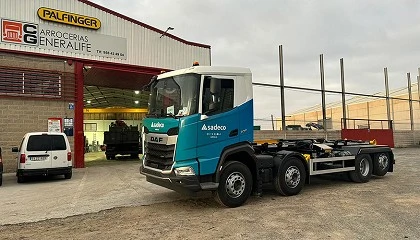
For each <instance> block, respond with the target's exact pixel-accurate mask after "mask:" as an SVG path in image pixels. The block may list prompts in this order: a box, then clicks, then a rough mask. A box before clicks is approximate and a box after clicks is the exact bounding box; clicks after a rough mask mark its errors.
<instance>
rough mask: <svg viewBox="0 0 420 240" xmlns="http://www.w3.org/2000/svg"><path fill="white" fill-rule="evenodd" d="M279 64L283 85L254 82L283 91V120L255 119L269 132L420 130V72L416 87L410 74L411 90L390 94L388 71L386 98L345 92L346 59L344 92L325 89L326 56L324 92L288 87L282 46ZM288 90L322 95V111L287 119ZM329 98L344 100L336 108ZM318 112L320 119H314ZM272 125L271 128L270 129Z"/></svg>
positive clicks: (257, 84)
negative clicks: (329, 101) (328, 96)
mask: <svg viewBox="0 0 420 240" xmlns="http://www.w3.org/2000/svg"><path fill="white" fill-rule="evenodd" d="M279 61H280V64H279V67H280V84H278V85H277V84H267V83H259V82H254V83H253V85H254V86H257V87H270V88H279V89H280V108H281V117H280V118H279V119H277V118H275V117H274V116H273V115H272V116H271V118H267V117H265V118H255V119H254V122H255V123H256V124H257V125H258V124H261V125H265V126H266V129H272V130H309V129H311V130H314V127H311V126H308V124H309V125H310V124H318V125H321V126H323V128H322V129H325V130H327V129H335V130H339V129H347V128H353V129H358V128H359V129H360V128H383V127H384V123H385V125H387V126H386V127H387V128H392V129H396V130H415V129H420V94H419V93H420V68H418V76H417V83H414V84H413V83H412V81H411V74H410V73H407V76H406V77H407V87H405V88H401V89H398V91H394V92H391V93H390V89H389V80H388V69H387V68H386V67H385V68H384V87H385V92H384V94H363V93H357V92H348V91H346V90H345V89H346V88H345V75H344V59H343V58H341V59H340V73H341V91H336V90H327V89H325V74H324V57H323V54H320V56H319V69H320V88H306V87H297V86H291V85H285V83H284V69H283V47H282V45H280V46H279ZM413 88H416V91H415V93H416V94H417V96H415V97H414V98H413V91H412V89H413ZM286 90H290V91H305V92H310V93H318V94H320V95H321V97H320V99H319V100H320V104H319V106H318V107H314V108H312V110H308V111H307V112H305V111H301V112H300V113H295V114H289V115H287V114H286V112H285V106H286V105H287V101H286V98H285V91H286ZM326 95H335V96H341V101H340V102H336V103H335V104H327V103H326ZM348 96H351V97H353V98H356V97H357V98H359V101H358V102H355V101H353V102H352V101H351V100H352V99H350V101H349V100H348V99H346V97H348ZM361 109H363V111H362V113H360V112H361ZM315 112H316V116H314V113H315ZM305 115H306V116H305ZM342 119H348V121H342ZM350 119H353V120H350ZM270 122H271V127H269V126H270V125H269V123H270ZM388 123H390V125H388ZM391 123H392V124H391ZM299 126H300V127H299ZM315 130H320V129H315Z"/></svg>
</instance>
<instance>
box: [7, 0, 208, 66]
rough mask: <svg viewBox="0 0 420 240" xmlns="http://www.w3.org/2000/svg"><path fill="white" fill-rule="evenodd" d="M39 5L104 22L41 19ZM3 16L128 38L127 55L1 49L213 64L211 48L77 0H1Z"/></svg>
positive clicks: (160, 63)
mask: <svg viewBox="0 0 420 240" xmlns="http://www.w3.org/2000/svg"><path fill="white" fill-rule="evenodd" d="M40 7H47V8H52V9H57V10H61V11H66V12H70V13H76V14H80V15H85V16H89V17H95V18H98V19H99V20H100V21H101V28H100V29H99V30H90V29H84V28H80V27H75V26H69V25H65V24H59V23H52V22H47V21H44V20H41V19H40V18H39V17H38V15H37V10H38V8H40ZM0 17H1V18H3V19H10V20H16V21H23V22H30V23H36V24H45V25H51V26H55V27H60V28H67V29H68V28H73V29H75V30H76V29H77V31H85V32H90V33H97V34H104V35H111V36H116V37H122V38H126V39H127V53H128V56H127V59H126V60H124V59H114V58H108V57H101V56H90V55H85V54H76V53H69V52H63V51H56V50H45V49H39V48H34V47H30V46H25V45H19V44H9V43H3V42H0V48H2V49H9V50H18V51H25V52H35V53H42V54H51V55H60V56H68V57H75V58H83V59H90V60H98V61H106V62H115V63H123V64H131V65H139V66H147V67H156V68H166V69H179V68H184V67H189V66H191V64H192V62H193V61H199V62H200V64H201V65H210V48H207V47H201V46H193V45H191V44H186V43H183V42H181V41H178V40H176V39H173V38H170V37H168V36H165V37H162V38H160V36H161V33H158V32H156V31H153V30H150V29H147V28H145V27H143V26H140V25H138V24H135V23H133V22H130V21H127V20H125V19H123V18H120V17H117V16H115V15H113V14H111V13H108V12H105V11H103V10H101V9H98V8H95V7H92V6H90V5H88V4H86V3H83V2H80V1H77V0H60V1H57V0H1V1H0Z"/></svg>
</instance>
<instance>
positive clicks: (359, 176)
mask: <svg viewBox="0 0 420 240" xmlns="http://www.w3.org/2000/svg"><path fill="white" fill-rule="evenodd" d="M354 165H355V168H356V169H355V170H354V171H351V172H349V177H350V179H351V180H352V181H353V182H357V183H365V182H369V180H370V177H371V176H372V159H371V158H370V156H369V155H368V154H361V155H359V156H357V157H356V160H355V162H354Z"/></svg>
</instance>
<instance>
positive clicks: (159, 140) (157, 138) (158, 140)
mask: <svg viewBox="0 0 420 240" xmlns="http://www.w3.org/2000/svg"><path fill="white" fill-rule="evenodd" d="M150 141H152V142H159V143H160V142H162V141H163V138H161V137H150Z"/></svg>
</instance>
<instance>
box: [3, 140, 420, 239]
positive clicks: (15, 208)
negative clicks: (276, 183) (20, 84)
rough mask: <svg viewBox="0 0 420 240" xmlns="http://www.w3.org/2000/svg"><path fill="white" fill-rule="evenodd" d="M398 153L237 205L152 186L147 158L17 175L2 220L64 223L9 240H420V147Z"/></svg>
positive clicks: (9, 229) (7, 235)
mask: <svg viewBox="0 0 420 240" xmlns="http://www.w3.org/2000/svg"><path fill="white" fill-rule="evenodd" d="M394 152H395V155H396V161H397V164H396V165H395V172H394V173H389V174H387V175H386V176H385V177H381V178H379V177H374V178H372V179H371V181H370V182H368V183H364V184H356V183H353V182H350V181H349V180H347V179H346V178H345V177H342V176H337V177H322V178H317V179H315V180H314V181H313V182H312V184H311V185H307V186H305V188H304V190H303V191H302V192H301V193H300V194H299V195H297V196H292V197H282V196H278V195H277V194H276V193H275V192H274V191H270V190H267V191H265V194H264V196H263V197H251V198H250V200H249V201H248V202H247V203H246V204H245V205H244V206H241V207H239V208H234V209H228V208H223V207H220V206H219V205H218V204H216V203H215V202H214V201H213V199H211V198H208V197H206V196H205V195H204V196H202V197H200V198H194V199H190V198H187V197H185V196H181V195H179V194H177V193H174V192H171V191H169V190H166V189H163V188H160V187H157V186H154V185H151V184H149V183H147V182H145V179H144V177H143V176H141V175H140V174H139V173H138V169H137V168H138V164H139V163H138V161H137V162H133V161H128V162H120V163H119V164H107V165H103V166H101V165H98V166H94V167H88V168H86V169H78V170H76V171H75V175H74V178H73V179H71V180H69V181H68V180H61V179H57V180H45V181H35V182H31V183H25V184H16V183H15V178H14V176H12V175H8V176H6V181H5V183H4V186H3V187H1V188H0V202H1V204H2V208H0V216H1V224H7V223H18V222H25V221H38V220H41V219H46V218H57V217H62V218H58V219H49V220H46V221H39V222H34V223H23V224H12V225H3V226H0V239H44V240H45V239H47V240H48V239H51V240H52V239H420V228H419V226H420V181H419V178H420V177H419V176H420V148H416V149H414V148H410V149H395V151H394ZM119 206H121V208H119ZM124 206H129V207H124ZM115 207H116V208H115ZM110 208H112V209H110ZM101 209H109V210H104V211H100V210H101ZM98 211H99V212H98ZM88 212H92V213H88ZM83 213H88V214H83ZM76 214H82V215H77V216H73V217H66V216H69V215H76Z"/></svg>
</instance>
